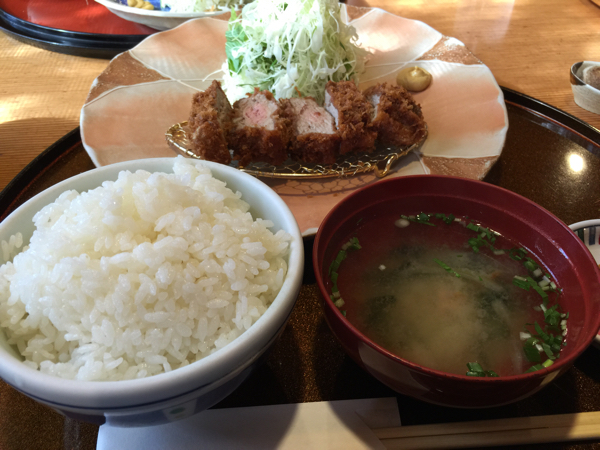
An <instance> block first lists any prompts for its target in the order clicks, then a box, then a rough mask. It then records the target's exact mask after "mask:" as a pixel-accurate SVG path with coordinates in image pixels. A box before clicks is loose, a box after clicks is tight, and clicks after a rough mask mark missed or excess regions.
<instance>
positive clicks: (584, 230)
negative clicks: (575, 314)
mask: <svg viewBox="0 0 600 450" xmlns="http://www.w3.org/2000/svg"><path fill="white" fill-rule="evenodd" d="M569 228H570V229H571V230H573V232H574V233H575V234H576V235H577V236H579V238H580V239H581V240H582V241H583V243H584V244H585V245H586V246H587V248H588V249H589V250H590V253H591V254H592V256H593V257H594V259H595V260H596V262H597V263H598V264H600V219H592V220H584V221H583V222H577V223H574V224H572V225H569ZM593 344H594V346H595V347H597V348H600V334H599V335H597V336H596V338H595V339H594V342H593Z"/></svg>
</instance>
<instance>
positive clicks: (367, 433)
mask: <svg viewBox="0 0 600 450" xmlns="http://www.w3.org/2000/svg"><path fill="white" fill-rule="evenodd" d="M398 426H400V414H399V412H398V405H397V403H396V399H395V398H378V399H364V400H341V401H334V402H314V403H298V404H286V405H270V406H256V407H248V408H226V409H211V410H207V411H204V412H202V413H200V414H196V415H195V416H192V417H190V418H187V419H183V420H179V421H176V422H173V423H169V424H166V425H157V426H153V427H140V428H118V427H111V426H109V425H102V426H101V427H100V430H99V433H98V443H97V447H96V448H97V450H120V449H123V450H124V449H127V450H138V449H139V450H158V449H161V450H162V449H178V450H188V449H189V450H191V449H194V450H196V449H199V448H203V449H227V450H236V449H240V450H241V449H243V450H255V449H256V450H265V449H281V450H292V449H302V450H304V449H310V448H318V449H320V450H338V449H339V450H354V449H356V450H358V449H374V450H376V449H384V446H383V445H382V444H381V442H380V441H379V439H377V437H376V436H375V434H373V432H372V431H371V429H372V428H385V427H398Z"/></svg>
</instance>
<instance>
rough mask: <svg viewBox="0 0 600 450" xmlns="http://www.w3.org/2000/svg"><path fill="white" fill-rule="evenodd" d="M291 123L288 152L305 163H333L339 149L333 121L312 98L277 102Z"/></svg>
mask: <svg viewBox="0 0 600 450" xmlns="http://www.w3.org/2000/svg"><path fill="white" fill-rule="evenodd" d="M280 102H281V105H282V107H283V108H284V110H285V111H286V113H287V115H288V116H289V117H290V120H291V131H292V137H291V141H290V153H291V156H292V158H293V159H295V160H298V161H303V162H307V163H316V164H333V163H334V162H335V160H336V158H337V155H338V153H339V148H340V137H339V135H338V133H337V129H336V127H335V119H334V118H333V116H332V115H331V114H329V113H328V112H327V110H326V109H325V108H323V107H321V106H319V105H318V104H317V102H316V101H315V99H314V98H312V97H303V98H289V99H281V100H280Z"/></svg>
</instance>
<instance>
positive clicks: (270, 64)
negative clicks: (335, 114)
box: [223, 0, 367, 104]
mask: <svg viewBox="0 0 600 450" xmlns="http://www.w3.org/2000/svg"><path fill="white" fill-rule="evenodd" d="M226 38H227V43H226V45H225V51H226V53H227V61H226V62H225V64H224V65H223V72H224V76H223V88H224V90H225V93H226V94H227V97H228V98H229V100H230V101H235V100H237V99H239V98H242V97H243V96H245V94H246V93H248V92H253V91H254V87H259V88H260V89H261V90H264V89H266V90H269V91H271V92H272V93H273V95H274V96H275V98H278V99H279V98H289V97H293V96H298V95H302V96H311V97H314V98H315V99H316V100H317V102H319V103H320V104H322V103H323V99H324V90H325V84H327V81H329V80H332V81H343V80H354V81H355V82H358V75H359V74H360V73H361V72H362V71H363V69H364V65H365V59H366V56H367V52H366V51H364V50H362V49H360V48H359V47H358V46H357V45H356V44H355V43H356V41H357V39H358V36H357V34H356V30H355V29H354V27H352V26H349V25H347V24H345V23H343V22H342V20H341V16H340V4H339V3H338V0H293V1H290V0H255V1H253V2H252V3H250V4H248V5H246V6H244V8H243V9H242V14H241V17H237V15H236V14H235V12H233V11H232V13H231V18H230V20H229V28H228V30H227V32H226Z"/></svg>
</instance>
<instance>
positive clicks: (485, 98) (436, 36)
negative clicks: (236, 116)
mask: <svg viewBox="0 0 600 450" xmlns="http://www.w3.org/2000/svg"><path fill="white" fill-rule="evenodd" d="M342 17H344V18H346V20H348V21H349V22H351V24H352V25H353V26H354V27H355V28H356V31H357V33H358V36H359V44H360V45H361V46H362V47H364V48H366V49H368V50H369V51H371V52H372V55H371V57H370V59H369V62H368V64H367V67H366V71H365V73H364V74H362V76H361V83H360V86H359V87H360V88H361V89H366V88H367V87H369V86H371V85H374V84H376V83H377V82H384V81H387V82H393V83H395V78H396V74H397V72H398V71H400V70H401V69H402V68H404V67H406V66H408V65H419V66H421V67H423V68H425V69H426V70H428V71H429V72H430V73H432V75H433V82H432V84H431V86H430V87H429V88H428V89H426V90H425V91H423V92H420V93H415V94H414V97H415V100H416V101H417V102H418V103H420V104H421V107H422V110H423V114H424V117H425V120H426V122H427V126H428V133H429V134H428V138H427V140H426V141H425V143H424V144H423V146H422V147H421V149H420V151H419V152H411V153H409V154H408V155H407V156H405V157H404V158H402V159H401V160H400V161H399V162H398V163H396V165H395V166H394V170H393V171H392V173H391V174H390V175H388V176H403V175H412V174H426V173H432V174H442V175H454V176H462V177H466V178H472V179H482V178H483V177H484V176H485V175H486V174H487V172H488V171H489V170H490V169H491V167H492V166H493V164H494V163H495V162H496V160H497V159H498V157H499V156H500V154H501V152H502V148H503V145H504V140H505V137H506V132H507V129H508V119H507V113H506V106H505V103H504V97H503V94H502V91H501V89H500V87H499V86H498V84H497V82H496V80H495V79H494V76H493V75H492V73H491V71H490V70H489V68H487V67H486V66H485V65H484V64H482V63H481V61H479V60H478V59H477V58H476V57H475V56H474V55H473V54H472V53H471V52H470V51H469V50H468V49H467V48H466V47H465V46H464V44H463V43H461V42H460V41H458V40H456V39H454V38H451V37H446V36H443V35H442V34H441V33H439V32H438V31H436V30H434V29H433V28H431V27H429V26H428V25H426V24H424V23H422V22H419V21H415V20H409V19H405V18H402V17H398V16H396V15H393V14H390V13H388V12H386V11H383V10H381V9H377V8H357V7H352V6H346V5H342ZM227 19H228V15H226V14H223V15H220V16H216V17H214V18H201V19H195V20H191V21H188V22H186V23H185V24H183V25H181V26H179V27H177V28H175V29H172V30H169V31H164V32H162V33H157V34H155V35H153V36H150V37H149V38H147V39H145V40H144V41H143V42H141V43H140V44H139V45H137V46H136V47H134V48H133V49H131V50H130V51H128V52H125V53H123V54H121V55H119V56H118V57H117V58H115V59H114V60H113V61H111V63H110V64H109V66H108V67H107V69H106V70H105V71H104V72H103V73H102V74H100V76H99V77H98V78H97V79H96V80H95V81H94V83H93V85H92V87H91V90H90V93H89V95H88V98H87V100H86V103H85V105H84V106H83V108H82V112H81V135H82V142H83V145H84V147H85V149H86V151H87V152H88V154H89V155H90V157H91V159H92V161H93V162H94V164H95V165H96V166H98V167H99V166H103V165H107V164H112V163H115V162H120V161H125V160H130V159H141V158H148V157H161V156H172V155H173V154H174V152H173V151H172V150H171V149H170V148H169V146H168V145H167V143H166V140H165V132H166V131H167V130H168V129H169V128H170V127H171V126H172V125H173V124H176V123H180V122H182V121H184V120H186V119H187V118H188V116H189V112H190V108H191V99H192V95H193V94H194V93H195V92H197V91H199V90H203V89H206V88H207V87H208V86H209V85H210V83H211V82H212V80H213V79H220V78H221V72H220V69H221V66H222V64H223V62H224V61H225V31H226V29H227ZM107 130H110V132H107ZM263 181H265V182H267V183H268V184H269V185H270V186H271V187H272V188H273V189H274V190H275V191H276V192H277V193H279V195H281V196H282V197H283V199H284V200H285V202H286V203H287V204H288V206H289V207H290V208H291V209H292V211H293V212H294V215H295V216H296V219H297V220H298V222H299V224H300V228H301V230H302V232H303V234H304V235H305V236H307V235H313V234H314V233H315V232H316V230H317V229H318V227H319V225H320V223H321V221H322V219H323V218H324V217H325V215H326V214H327V213H328V212H329V210H330V209H331V208H332V207H333V206H334V205H335V204H337V202H338V201H339V200H341V199H342V198H343V197H345V196H346V195H348V194H349V193H351V192H353V191H354V190H355V189H357V188H359V187H362V186H364V185H366V184H368V183H374V182H376V181H377V177H376V175H374V174H364V175H357V176H353V177H347V178H335V179H329V180H279V179H275V180H273V179H263Z"/></svg>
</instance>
